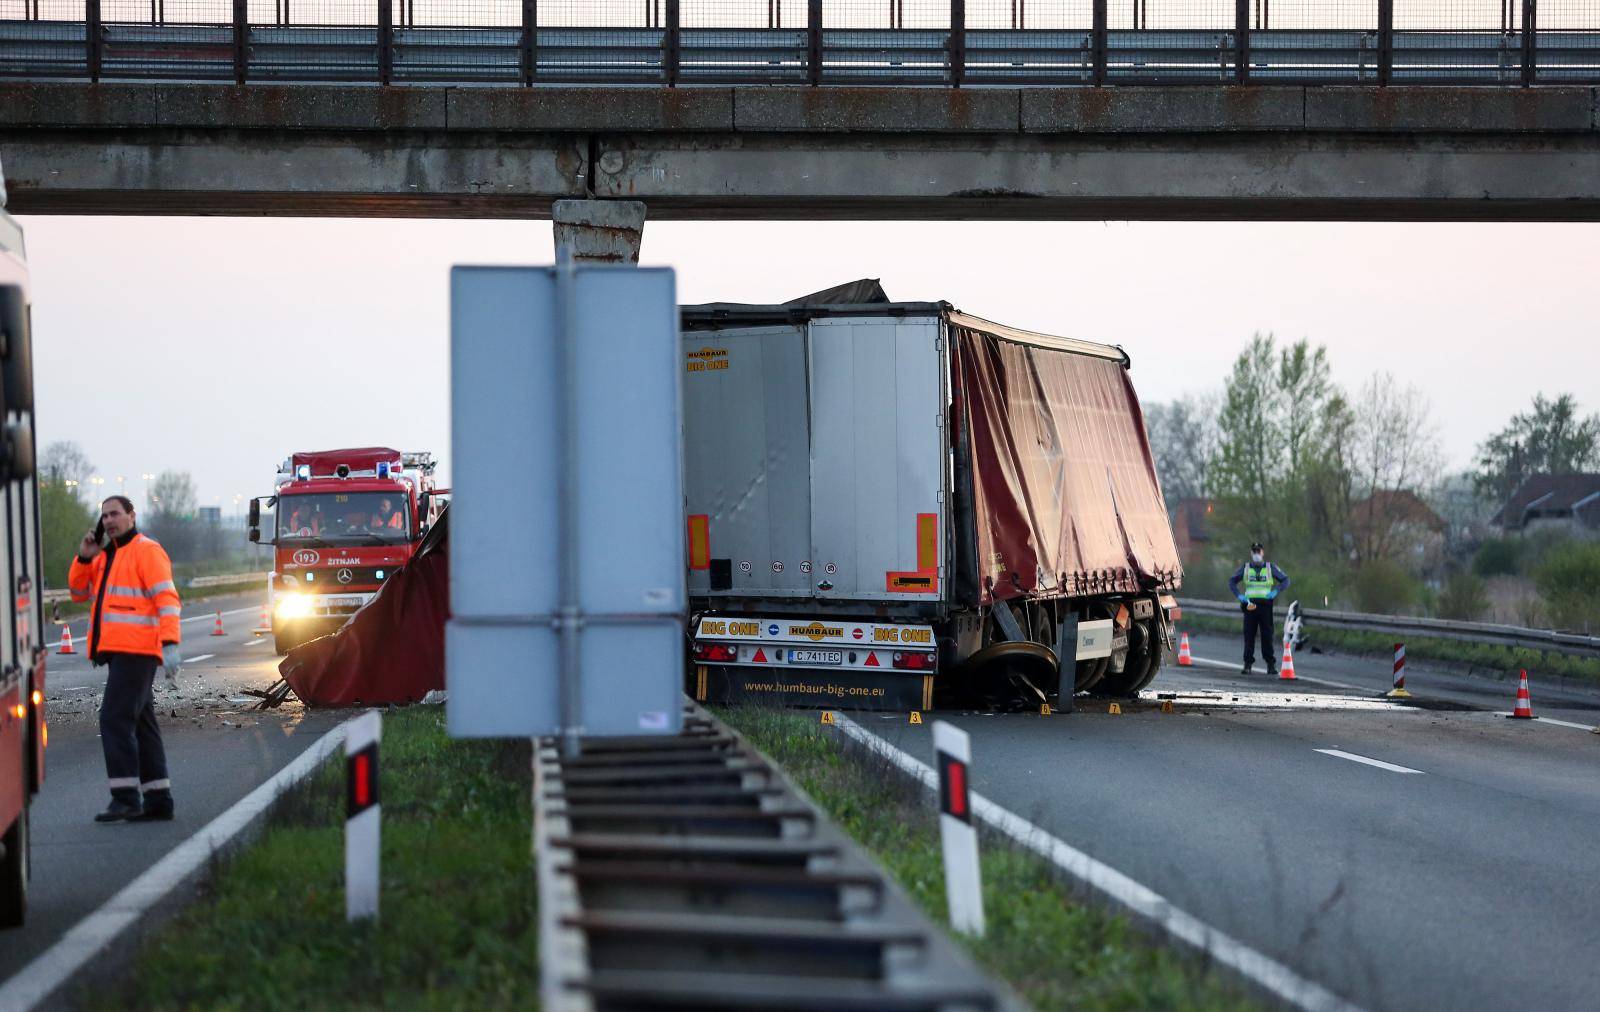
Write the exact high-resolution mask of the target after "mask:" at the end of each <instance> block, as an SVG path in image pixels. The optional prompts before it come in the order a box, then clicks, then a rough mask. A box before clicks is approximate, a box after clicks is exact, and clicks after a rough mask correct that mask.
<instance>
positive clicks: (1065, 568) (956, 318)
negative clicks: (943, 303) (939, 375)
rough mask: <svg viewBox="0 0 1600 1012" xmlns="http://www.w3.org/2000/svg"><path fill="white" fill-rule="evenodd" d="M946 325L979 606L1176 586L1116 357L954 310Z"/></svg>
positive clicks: (1177, 572) (1137, 418)
mask: <svg viewBox="0 0 1600 1012" xmlns="http://www.w3.org/2000/svg"><path fill="white" fill-rule="evenodd" d="M950 332H951V338H952V342H951V343H952V354H953V359H954V362H953V371H954V372H955V374H956V395H955V397H956V408H957V414H958V418H959V419H960V420H961V421H964V422H965V424H966V426H967V436H968V439H969V441H970V445H971V462H972V472H973V492H974V504H975V513H976V518H975V519H976V523H977V539H978V544H977V553H978V554H977V559H978V576H979V582H980V584H981V588H982V590H981V600H982V602H983V603H985V604H989V603H992V602H993V601H994V600H997V599H998V600H1006V599H1009V598H1013V597H1020V596H1025V595H1026V596H1040V597H1053V596H1057V595H1063V594H1064V595H1070V596H1079V595H1083V594H1093V593H1106V592H1124V593H1131V592H1137V591H1141V590H1151V589H1156V588H1160V589H1164V590H1171V589H1175V588H1176V587H1177V584H1178V581H1179V580H1180V579H1181V577H1182V567H1181V565H1180V563H1179V561H1178V550H1177V546H1176V545H1175V544H1174V542H1173V539H1172V526H1171V524H1170V523H1169V522H1168V518H1167V509H1166V504H1165V501H1164V500H1163V499H1162V496H1161V484H1160V482H1159V481H1158V480H1157V478H1156V471H1155V463H1154V461H1153V460H1152V458H1151V456H1150V444H1149V441H1148V440H1147V439H1146V437H1145V429H1144V413H1143V412H1142V411H1141V410H1140V408H1139V398H1138V396H1137V395H1136V394H1135V393H1134V390H1133V384H1132V382H1131V381H1130V380H1129V378H1128V371H1127V369H1126V368H1125V366H1124V362H1125V360H1124V359H1122V358H1121V353H1120V352H1118V351H1117V350H1116V349H1112V348H1108V347H1106V346H1103V345H1091V344H1087V343H1080V342H1072V341H1065V340H1061V339H1055V338H1047V337H1044V336H1043V335H1030V334H1025V333H1024V332H1019V331H1010V330H1008V329H1007V328H1002V327H998V326H996V325H993V324H989V323H988V322H987V321H983V320H978V319H976V318H975V317H967V316H964V315H962V314H959V313H956V314H952V316H951V323H950ZM1007 335H1009V336H1007Z"/></svg>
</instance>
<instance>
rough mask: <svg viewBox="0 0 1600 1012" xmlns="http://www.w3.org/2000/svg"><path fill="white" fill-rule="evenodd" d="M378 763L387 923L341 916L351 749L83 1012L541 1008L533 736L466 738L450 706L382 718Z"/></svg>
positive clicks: (300, 790) (84, 1002)
mask: <svg viewBox="0 0 1600 1012" xmlns="http://www.w3.org/2000/svg"><path fill="white" fill-rule="evenodd" d="M380 769H381V775H382V801H383V892H382V900H381V917H380V920H379V922H378V923H377V924H376V925H360V926H351V925H349V924H347V923H346V922H345V916H344V761H343V754H342V753H340V754H339V756H338V758H337V760H335V761H333V762H330V763H329V764H328V765H327V766H325V767H324V768H323V769H322V770H320V771H319V772H318V773H317V774H315V775H314V776H312V777H310V778H308V779H307V780H306V781H305V782H304V783H302V784H301V785H299V786H298V787H296V788H294V789H292V790H291V791H289V792H288V793H287V794H285V796H284V797H283V799H281V801H280V802H279V804H278V806H277V807H276V808H275V809H274V811H273V812H272V814H271V816H270V818H269V824H268V827H267V828H266V830H265V831H264V832H263V834H262V835H261V837H260V838H259V839H258V840H257V841H256V842H255V843H254V844H253V845H251V846H250V847H248V848H246V849H244V850H243V851H241V852H239V853H238V854H237V855H235V856H233V857H231V858H229V859H226V860H225V861H223V862H222V864H221V865H220V866H219V867H218V868H217V869H215V872H214V874H213V875H212V876H211V878H210V880H209V881H208V882H207V883H206V885H205V886H204V887H203V891H202V895H201V897H200V899H199V900H198V901H197V902H195V903H194V904H192V905H191V906H189V907H188V908H187V909H185V910H184V911H183V912H182V913H180V914H179V915H178V916H177V917H176V918H175V919H174V920H173V921H171V922H169V923H167V924H166V925H164V926H163V927H162V928H161V929H159V930H158V931H157V932H156V933H155V934H154V935H153V936H152V937H150V938H149V939H147V940H146V942H145V943H144V945H143V946H142V948H141V951H140V953H139V955H138V956H137V960H136V964H135V966H134V967H133V968H132V970H131V971H130V972H129V973H128V974H127V976H126V978H125V979H124V980H123V981H121V982H119V983H118V984H115V985H113V986H111V987H110V988H102V989H97V990H94V991H86V992H84V993H82V994H80V995H79V997H78V1004H79V1005H80V1006H83V1007H87V1008H96V1009H107V1010H110V1009H117V1010H121V1009H128V1008H139V1009H246V1008H248V1009H251V1010H257V1009H284V1010H294V1012H305V1010H307V1009H324V1008H361V1009H419V1010H420V1009H483V1008H513V1007H515V1008H534V1007H537V1005H538V1000H539V954H538V923H537V916H536V910H537V898H538V896H537V894H538V887H537V882H536V880H535V876H534V868H533V857H532V854H531V852H530V843H531V839H532V810H531V807H530V801H529V797H530V780H531V772H530V755H529V745H528V742H527V741H452V740H451V739H450V738H449V737H448V736H447V735H446V734H445V726H444V709H443V707H432V706H429V707H413V708H411V709H409V710H405V711H401V712H398V713H391V714H389V715H387V716H386V717H385V719H384V728H383V745H382V755H381V767H380ZM178 803H179V805H180V806H181V805H182V803H183V798H182V796H181V795H180V796H179V798H178ZM179 810H180V812H181V811H182V809H181V807H180V809H179Z"/></svg>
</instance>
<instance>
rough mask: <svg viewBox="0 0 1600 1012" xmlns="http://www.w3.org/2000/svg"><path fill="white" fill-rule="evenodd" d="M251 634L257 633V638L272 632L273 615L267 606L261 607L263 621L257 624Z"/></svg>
mask: <svg viewBox="0 0 1600 1012" xmlns="http://www.w3.org/2000/svg"><path fill="white" fill-rule="evenodd" d="M251 632H253V633H255V634H256V635H257V636H265V635H267V634H268V633H270V632H272V615H271V613H270V612H268V611H267V606H266V605H262V606H261V619H260V621H258V622H257V623H256V627H255V628H254V629H252V630H251Z"/></svg>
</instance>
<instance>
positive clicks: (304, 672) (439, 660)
mask: <svg viewBox="0 0 1600 1012" xmlns="http://www.w3.org/2000/svg"><path fill="white" fill-rule="evenodd" d="M449 518H450V511H449V510H448V509H447V510H445V512H444V513H443V514H441V515H440V517H439V519H438V521H437V522H436V523H435V524H434V525H433V528H432V529H431V530H429V531H428V534H427V537H425V538H424V539H423V541H422V544H421V545H420V546H418V548H417V554H416V555H414V556H412V557H411V561H410V562H407V563H406V564H405V566H403V567H402V568H401V569H400V570H399V571H398V572H396V573H395V574H394V575H393V576H392V577H390V578H389V580H388V581H386V582H385V583H384V584H383V587H382V589H380V590H379V591H378V595H377V596H376V597H374V598H373V599H372V600H371V601H368V602H367V604H366V606H365V607H363V608H362V609H361V610H360V611H358V612H356V613H355V614H354V615H352V616H350V620H349V621H348V622H346V623H345V624H344V625H343V626H341V627H340V628H339V630H338V632H335V633H334V634H333V635H331V636H323V637H320V638H318V639H314V640H312V641H311V642H309V643H306V644H304V645H302V646H299V647H296V648H295V649H293V650H291V651H289V654H288V656H287V657H285V658H284V659H283V661H282V662H281V663H280V664H279V665H278V672H279V674H281V675H283V677H284V678H285V679H286V680H287V681H288V683H289V687H290V688H292V689H294V692H295V695H297V696H299V697H300V699H301V700H302V701H303V702H305V704H306V705H307V706H372V705H374V704H383V703H415V702H417V701H419V700H421V699H422V697H423V696H425V695H427V694H428V692H429V691H431V690H433V689H442V688H444V626H445V621H446V620H447V619H449V617H450V536H449V523H450V520H449Z"/></svg>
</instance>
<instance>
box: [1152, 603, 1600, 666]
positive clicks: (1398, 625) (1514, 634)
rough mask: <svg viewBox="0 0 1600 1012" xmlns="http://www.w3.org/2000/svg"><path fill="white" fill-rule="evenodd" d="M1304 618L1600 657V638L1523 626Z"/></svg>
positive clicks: (1198, 606)
mask: <svg viewBox="0 0 1600 1012" xmlns="http://www.w3.org/2000/svg"><path fill="white" fill-rule="evenodd" d="M1179 604H1180V605H1181V606H1182V608H1183V610H1184V611H1192V612H1196V613H1198V614H1201V615H1227V616H1229V617H1236V616H1238V614H1239V602H1237V601H1197V600H1193V599H1185V600H1181V601H1180V602H1179ZM1301 614H1302V615H1304V616H1305V621H1306V625H1307V628H1308V629H1311V628H1313V627H1314V626H1322V627H1324V628H1330V629H1351V630H1355V631H1357V632H1371V633H1383V634H1388V635H1394V636H1405V635H1416V636H1426V637H1429V638H1432V639H1441V640H1459V641H1461V642H1465V643H1487V644H1491V645H1494V646H1503V647H1525V648H1527V649H1530V650H1547V651H1550V652H1552V653H1559V654H1567V655H1569V656H1572V657H1600V636H1586V635H1584V634H1582V633H1570V632H1558V631H1556V630H1554V629H1524V628H1522V627H1520V626H1510V625H1494V624H1491V623H1487V622H1451V621H1448V620H1446V619H1436V618H1412V617H1410V616H1406V615H1367V614H1363V613H1361V612H1353V611H1325V610H1319V609H1315V608H1303V609H1301Z"/></svg>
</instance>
